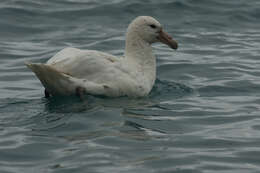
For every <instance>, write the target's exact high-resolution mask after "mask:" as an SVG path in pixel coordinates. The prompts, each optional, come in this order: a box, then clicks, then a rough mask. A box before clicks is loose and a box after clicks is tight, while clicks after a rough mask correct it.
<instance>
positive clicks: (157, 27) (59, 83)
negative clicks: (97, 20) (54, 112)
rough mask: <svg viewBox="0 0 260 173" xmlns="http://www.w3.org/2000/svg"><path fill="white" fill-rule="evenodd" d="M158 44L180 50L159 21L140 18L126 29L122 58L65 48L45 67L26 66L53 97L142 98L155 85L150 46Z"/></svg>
mask: <svg viewBox="0 0 260 173" xmlns="http://www.w3.org/2000/svg"><path fill="white" fill-rule="evenodd" d="M158 41H160V42H162V43H165V44H168V45H169V46H170V47H171V48H174V49H177V43H176V42H175V41H174V40H172V38H171V37H170V36H169V35H168V34H166V33H165V32H164V31H163V30H162V27H161V24H160V23H159V22H158V21H156V20H155V19H154V18H152V17H149V16H140V17H137V18H136V19H135V20H134V21H133V22H132V23H131V24H130V25H129V27H128V29H127V34H126V47H125V55H124V56H123V57H116V56H113V55H110V54H107V53H103V52H100V51H94V50H80V49H76V48H65V49H63V50H61V51H60V52H58V53H57V54H56V55H55V56H53V57H52V58H51V59H49V60H48V61H47V63H46V64H36V63H26V65H27V66H28V67H29V68H30V69H31V70H32V71H33V72H34V73H35V74H36V76H37V77H38V78H39V80H40V81H41V83H42V84H43V86H44V87H45V89H46V91H47V92H48V93H50V94H51V95H72V94H77V92H78V91H83V92H85V93H88V94H92V95H104V96H109V97H118V96H129V97H142V96H146V95H148V94H149V92H150V91H151V89H152V87H153V85H154V82H155V78H156V59H155V57H154V55H153V54H152V47H151V44H152V43H154V42H158ZM78 89H80V90H78Z"/></svg>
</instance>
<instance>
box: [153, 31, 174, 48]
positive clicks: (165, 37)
mask: <svg viewBox="0 0 260 173" xmlns="http://www.w3.org/2000/svg"><path fill="white" fill-rule="evenodd" d="M158 40H159V41H160V42H162V43H164V44H166V45H168V46H169V47H170V48H172V49H175V50H176V49H178V43H177V41H175V40H173V39H172V37H171V36H170V35H169V34H168V33H166V32H164V31H163V30H161V31H160V33H159V36H158Z"/></svg>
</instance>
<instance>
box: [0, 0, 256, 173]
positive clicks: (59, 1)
mask: <svg viewBox="0 0 260 173" xmlns="http://www.w3.org/2000/svg"><path fill="white" fill-rule="evenodd" d="M139 15H150V16H153V17H155V18H156V19H158V20H159V21H160V22H161V23H162V24H163V25H164V28H165V30H166V31H168V32H169V33H170V34H171V35H172V36H173V37H174V38H175V39H176V40H178V42H179V50H177V51H173V50H171V49H169V48H168V47H166V46H164V45H161V44H155V45H154V48H155V53H156V56H157V57H158V59H157V60H158V61H157V62H158V65H157V72H158V77H157V81H156V85H155V87H154V89H153V91H152V93H151V94H150V95H149V97H146V98H142V99H128V98H117V99H108V98H96V97H92V96H88V97H87V101H88V103H86V102H81V101H80V100H79V99H77V98H74V97H71V98H51V99H45V98H44V96H43V88H42V86H41V84H40V82H39V81H38V80H37V79H36V77H35V76H34V75H33V73H32V72H31V71H29V70H28V69H26V67H25V66H24V62H25V61H31V62H45V61H47V60H48V59H49V58H50V57H51V56H53V55H54V54H55V53H56V52H58V51H59V50H61V49H62V48H64V47H68V46H72V47H77V48H82V49H95V50H101V51H105V52H108V53H111V54H114V55H122V54H123V50H124V34H125V30H126V28H127V26H128V24H129V22H130V21H131V20H132V19H134V18H135V17H136V16H139ZM0 17H1V19H0V92H1V94H0V172H1V173H21V172H22V173H35V172H37V173H72V172H73V173H88V172H90V173H92V172H93V173H101V172H102V173H103V172H106V173H107V172H111V173H112V172H118V173H119V172H120V173H133V172H147V173H148V172H155V173H157V172H176V173H220V172H222V173H258V172H260V115H259V114H260V108H259V103H260V93H259V91H260V77H259V76H260V56H259V55H260V30H259V28H260V22H259V18H260V3H259V1H258V0H250V1H246V0H245V1H243V0H229V1H226V0H165V1H156V0H143V1H137V0H131V1H126V0H111V1H101V0H100V1H98V0H46V1H44V0H2V1H1V2H0Z"/></svg>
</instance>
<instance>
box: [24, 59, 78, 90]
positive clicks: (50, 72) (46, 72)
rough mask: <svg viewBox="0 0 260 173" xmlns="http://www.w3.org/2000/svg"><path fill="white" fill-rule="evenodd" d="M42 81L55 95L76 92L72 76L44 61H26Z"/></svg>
mask: <svg viewBox="0 0 260 173" xmlns="http://www.w3.org/2000/svg"><path fill="white" fill-rule="evenodd" d="M25 64H26V66H27V67H28V68H29V69H31V70H32V71H33V72H34V73H35V74H36V76H37V77H38V79H39V80H40V81H41V83H42V85H43V86H44V87H45V89H46V90H47V91H48V92H50V93H51V94H53V95H71V94H73V93H74V92H75V88H76V86H75V85H74V84H73V83H74V82H73V81H72V80H73V79H72V78H71V76H69V75H67V74H65V73H62V72H59V71H58V70H56V69H55V68H53V67H51V66H50V65H47V64H42V63H25Z"/></svg>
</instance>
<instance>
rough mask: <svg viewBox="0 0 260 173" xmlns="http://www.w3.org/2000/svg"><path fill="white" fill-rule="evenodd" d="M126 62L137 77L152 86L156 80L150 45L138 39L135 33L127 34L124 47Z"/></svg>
mask: <svg viewBox="0 0 260 173" xmlns="http://www.w3.org/2000/svg"><path fill="white" fill-rule="evenodd" d="M125 57H126V60H127V61H128V62H129V64H131V65H132V66H133V68H134V69H135V70H136V72H137V73H138V75H140V76H142V77H143V78H144V80H148V83H149V85H151V86H152V85H153V84H154V81H155V78H156V59H155V56H154V55H153V52H152V47H151V45H150V44H149V43H148V42H146V41H144V40H143V39H142V38H140V36H139V35H137V33H136V32H130V33H129V32H128V33H127V36H126V47H125Z"/></svg>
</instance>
